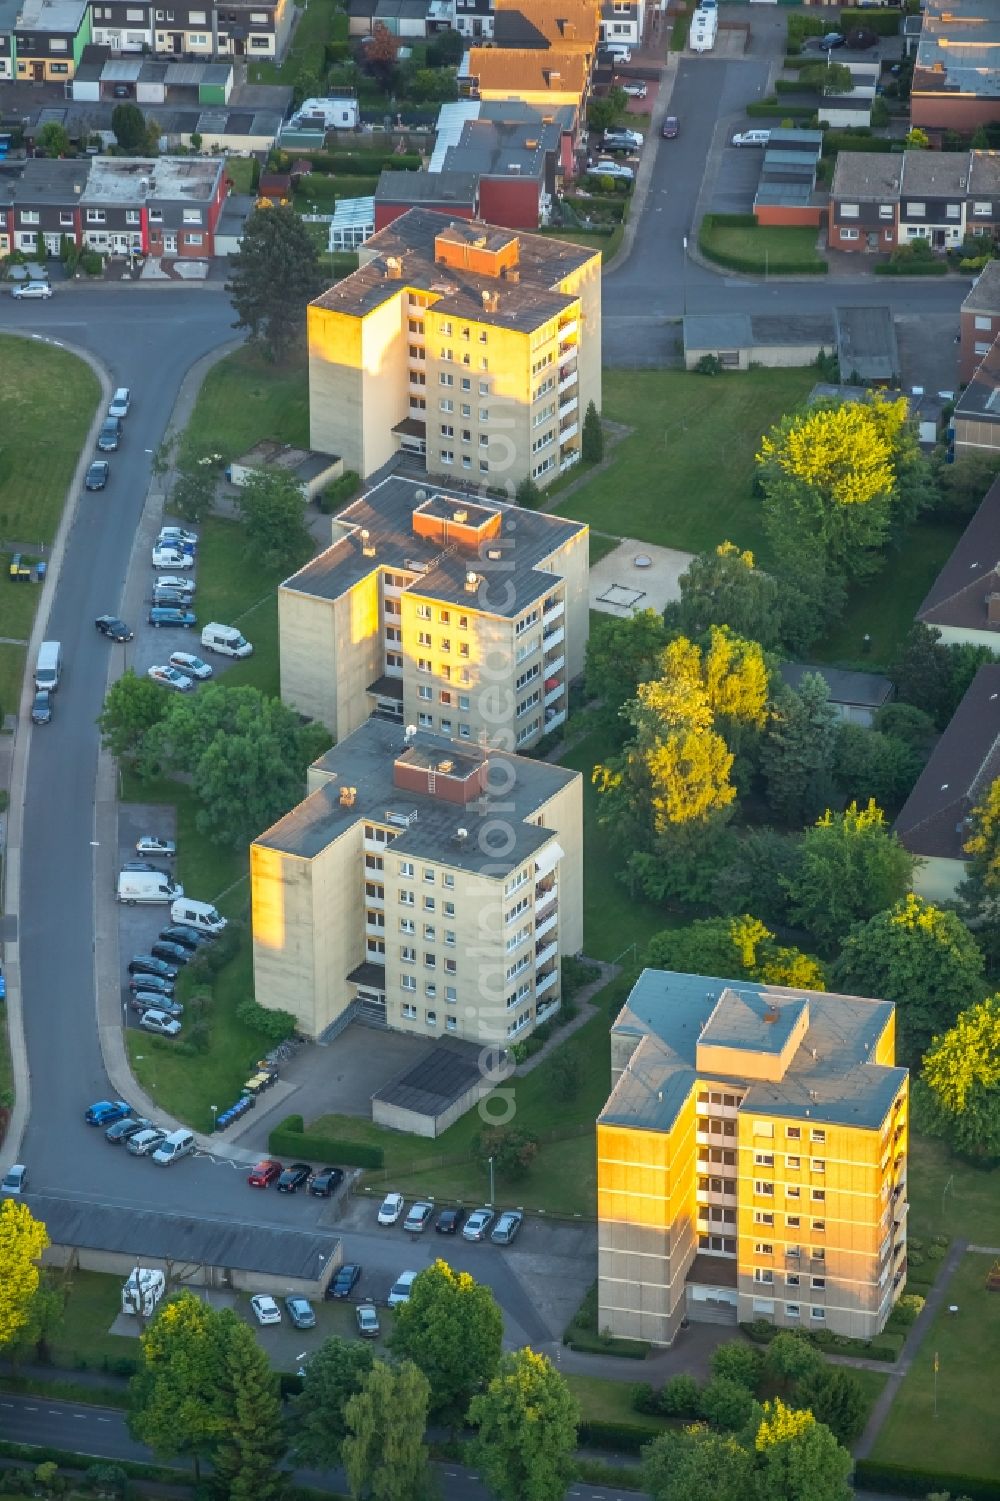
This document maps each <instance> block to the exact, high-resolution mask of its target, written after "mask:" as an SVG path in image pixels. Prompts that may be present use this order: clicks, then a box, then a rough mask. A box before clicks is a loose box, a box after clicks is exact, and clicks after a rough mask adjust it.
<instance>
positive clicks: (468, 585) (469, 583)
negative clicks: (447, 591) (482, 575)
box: [465, 573, 479, 594]
mask: <svg viewBox="0 0 1000 1501" xmlns="http://www.w3.org/2000/svg"><path fill="white" fill-rule="evenodd" d="M478 588H479V575H478V573H467V574H466V575H465V592H466V594H475V592H476V590H477V589H478Z"/></svg>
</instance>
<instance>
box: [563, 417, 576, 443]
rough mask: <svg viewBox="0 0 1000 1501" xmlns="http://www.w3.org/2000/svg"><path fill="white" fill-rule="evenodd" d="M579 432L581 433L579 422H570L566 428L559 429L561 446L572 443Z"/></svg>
mask: <svg viewBox="0 0 1000 1501" xmlns="http://www.w3.org/2000/svg"><path fill="white" fill-rule="evenodd" d="M579 431H580V424H579V422H570V423H569V424H568V425H567V426H566V427H561V428H560V429H559V442H560V444H565V443H569V442H570V441H571V439H573V438H575V437H576V435H577V433H578V432H579Z"/></svg>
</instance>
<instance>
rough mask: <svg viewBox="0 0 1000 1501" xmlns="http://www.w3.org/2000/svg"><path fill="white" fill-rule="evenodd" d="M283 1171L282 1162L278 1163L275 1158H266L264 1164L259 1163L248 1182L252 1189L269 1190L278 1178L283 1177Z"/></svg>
mask: <svg viewBox="0 0 1000 1501" xmlns="http://www.w3.org/2000/svg"><path fill="white" fill-rule="evenodd" d="M283 1171H284V1169H283V1167H282V1165H281V1163H280V1162H276V1161H275V1160H274V1158H273V1157H265V1158H264V1160H263V1161H262V1162H258V1164H257V1166H256V1167H255V1168H254V1170H253V1172H252V1173H251V1174H250V1176H249V1178H248V1179H247V1182H248V1183H249V1185H250V1187H251V1188H268V1187H269V1186H270V1185H271V1184H272V1183H273V1182H274V1181H275V1179H276V1178H280V1177H281V1174H282V1172H283Z"/></svg>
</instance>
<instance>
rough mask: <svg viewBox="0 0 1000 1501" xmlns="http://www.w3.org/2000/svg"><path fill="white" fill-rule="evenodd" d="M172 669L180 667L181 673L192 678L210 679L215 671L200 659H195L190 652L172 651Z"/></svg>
mask: <svg viewBox="0 0 1000 1501" xmlns="http://www.w3.org/2000/svg"><path fill="white" fill-rule="evenodd" d="M170 665H171V667H179V668H180V670H181V672H186V673H187V674H188V676H189V677H192V678H210V677H211V676H212V673H213V672H214V671H215V668H214V667H210V666H209V664H208V663H207V662H203V661H202V660H201V658H200V657H194V656H192V655H191V653H190V652H189V651H172V652H171V653H170Z"/></svg>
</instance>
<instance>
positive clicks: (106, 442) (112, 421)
mask: <svg viewBox="0 0 1000 1501" xmlns="http://www.w3.org/2000/svg"><path fill="white" fill-rule="evenodd" d="M121 440H122V425H121V420H120V418H118V417H105V419H104V421H103V422H102V423H101V430H100V432H99V433H98V434H97V446H98V448H99V449H100V451H101V453H113V452H114V450H115V449H116V448H117V447H118V445H119V443H120V442H121Z"/></svg>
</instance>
